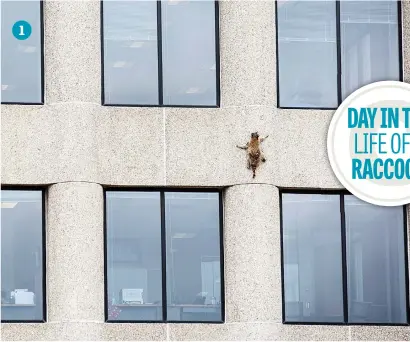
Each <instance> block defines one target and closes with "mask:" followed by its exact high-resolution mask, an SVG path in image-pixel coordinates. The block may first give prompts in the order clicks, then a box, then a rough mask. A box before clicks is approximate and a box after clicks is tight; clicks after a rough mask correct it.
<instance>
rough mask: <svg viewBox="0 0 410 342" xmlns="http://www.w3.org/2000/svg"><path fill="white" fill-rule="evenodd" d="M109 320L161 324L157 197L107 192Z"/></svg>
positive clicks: (156, 194)
mask: <svg viewBox="0 0 410 342" xmlns="http://www.w3.org/2000/svg"><path fill="white" fill-rule="evenodd" d="M106 196H107V201H106V203H107V204H106V206H107V207H106V214H107V217H106V219H107V283H108V284H107V296H108V298H107V301H108V303H107V304H108V317H107V318H108V320H111V321H113V320H117V321H121V320H122V321H124V320H125V321H127V320H128V321H130V320H131V321H141V320H142V321H155V320H162V276H161V274H162V271H161V210H160V194H159V193H158V192H128V191H125V192H113V191H110V192H107V193H106Z"/></svg>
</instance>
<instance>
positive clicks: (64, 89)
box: [44, 0, 101, 104]
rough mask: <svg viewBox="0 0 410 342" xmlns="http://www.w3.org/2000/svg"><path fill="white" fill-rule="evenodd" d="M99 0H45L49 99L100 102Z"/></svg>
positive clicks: (46, 64)
mask: <svg viewBox="0 0 410 342" xmlns="http://www.w3.org/2000/svg"><path fill="white" fill-rule="evenodd" d="M99 23H100V1H98V0H88V1H63V0H55V1H44V26H45V27H44V46H45V63H44V66H45V85H46V89H45V90H46V92H45V94H46V103H47V104H50V103H56V102H71V101H82V102H95V103H100V102H101V91H100V88H101V77H100V75H101V73H100V70H101V58H100V56H101V50H100V41H101V40H100V24H99Z"/></svg>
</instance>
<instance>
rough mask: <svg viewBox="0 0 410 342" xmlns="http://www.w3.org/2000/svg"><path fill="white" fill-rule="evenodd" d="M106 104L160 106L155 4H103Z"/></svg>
mask: <svg viewBox="0 0 410 342" xmlns="http://www.w3.org/2000/svg"><path fill="white" fill-rule="evenodd" d="M103 15H104V83H105V84H104V86H105V87H104V88H105V103H107V104H125V105H127V104H128V105H138V104H140V105H157V104H158V51H157V48H158V47H157V3H156V1H104V11H103Z"/></svg>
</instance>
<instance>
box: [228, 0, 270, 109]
mask: <svg viewBox="0 0 410 342" xmlns="http://www.w3.org/2000/svg"><path fill="white" fill-rule="evenodd" d="M274 7H275V6H274V2H273V1H221V2H220V37H221V38H220V49H221V103H222V106H224V107H226V106H249V105H268V106H274V105H275V104H276V91H275V89H276V84H275V75H276V47H275V8H274Z"/></svg>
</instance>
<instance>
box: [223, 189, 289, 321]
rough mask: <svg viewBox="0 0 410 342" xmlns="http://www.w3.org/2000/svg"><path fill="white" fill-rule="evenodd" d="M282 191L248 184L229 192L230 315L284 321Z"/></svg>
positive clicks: (227, 279) (240, 318)
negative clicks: (281, 266)
mask: <svg viewBox="0 0 410 342" xmlns="http://www.w3.org/2000/svg"><path fill="white" fill-rule="evenodd" d="M279 214H280V213H279V192H278V189H277V188H276V187H274V186H272V185H267V184H246V185H238V186H233V187H231V188H229V189H228V190H227V191H226V194H225V225H224V233H225V236H224V238H225V239H224V243H225V301H226V321H227V323H234V322H280V321H281V307H282V304H281V303H282V298H281V280H280V279H281V272H280V269H281V268H280V262H281V261H280V219H279Z"/></svg>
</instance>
